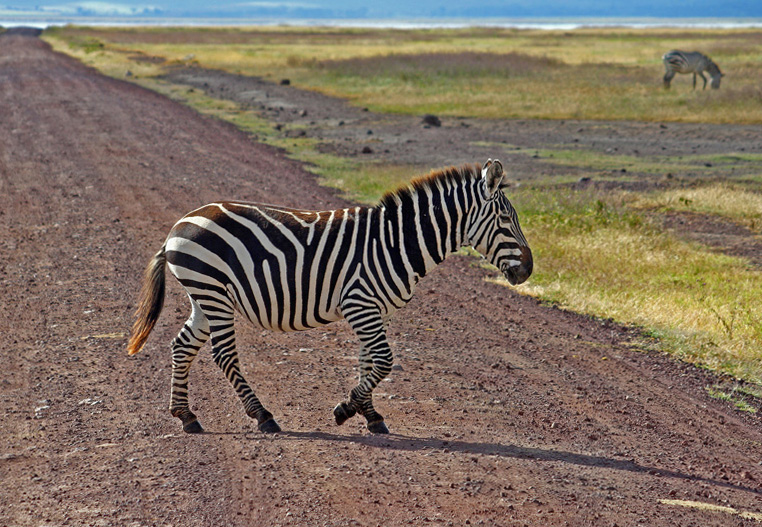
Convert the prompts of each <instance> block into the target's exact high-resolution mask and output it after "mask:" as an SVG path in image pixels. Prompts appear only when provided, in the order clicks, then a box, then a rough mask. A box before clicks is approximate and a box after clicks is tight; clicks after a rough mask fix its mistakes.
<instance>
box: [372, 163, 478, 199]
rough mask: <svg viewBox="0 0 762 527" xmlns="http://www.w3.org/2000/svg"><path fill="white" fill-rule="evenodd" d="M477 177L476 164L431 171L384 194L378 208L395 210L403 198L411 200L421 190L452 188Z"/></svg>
mask: <svg viewBox="0 0 762 527" xmlns="http://www.w3.org/2000/svg"><path fill="white" fill-rule="evenodd" d="M479 177H481V166H480V165H479V164H478V163H468V164H465V165H462V166H460V167H454V166H451V167H447V168H441V169H438V170H432V171H431V172H429V173H428V174H426V175H424V176H419V177H417V178H414V179H413V180H411V181H410V182H409V183H407V184H405V185H402V186H401V187H399V188H397V189H396V190H392V191H390V192H387V193H386V194H384V197H382V198H381V201H380V202H379V204H378V207H379V208H385V209H395V208H397V206H398V204H399V203H400V202H401V201H402V200H403V199H404V198H406V197H410V198H412V197H414V196H415V195H416V194H417V193H418V192H420V191H422V190H426V189H429V188H437V187H438V186H442V187H454V186H458V185H461V184H463V183H465V182H467V181H470V180H473V179H476V178H479Z"/></svg>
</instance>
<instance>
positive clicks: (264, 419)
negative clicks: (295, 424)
mask: <svg viewBox="0 0 762 527" xmlns="http://www.w3.org/2000/svg"><path fill="white" fill-rule="evenodd" d="M216 318H217V320H215V322H214V325H213V326H212V328H211V337H212V356H213V357H214V362H215V363H216V364H217V366H219V367H220V369H221V370H222V371H223V373H224V374H225V377H227V379H228V381H229V382H230V384H232V385H233V388H234V389H235V391H236V393H237V394H238V396H239V397H240V398H241V401H242V402H243V407H244V409H245V410H246V415H248V416H249V417H251V418H252V419H256V420H257V424H258V428H259V430H260V431H261V432H264V433H267V434H272V433H276V432H280V431H281V428H280V426H279V425H278V423H277V422H276V421H275V419H273V414H271V413H270V412H269V411H267V409H265V407H264V406H263V405H262V403H261V402H260V401H259V399H258V398H257V396H256V394H255V393H254V390H252V389H251V387H250V386H249V384H248V383H247V382H246V379H244V377H243V374H242V373H241V367H240V363H239V361H238V352H237V351H236V346H235V328H234V327H233V314H232V313H230V316H229V319H228V318H227V317H225V319H224V320H223V319H221V317H219V316H218V317H216Z"/></svg>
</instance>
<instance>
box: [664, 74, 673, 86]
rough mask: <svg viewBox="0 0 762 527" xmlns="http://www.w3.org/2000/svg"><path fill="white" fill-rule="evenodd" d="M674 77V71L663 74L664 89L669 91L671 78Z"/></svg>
mask: <svg viewBox="0 0 762 527" xmlns="http://www.w3.org/2000/svg"><path fill="white" fill-rule="evenodd" d="M674 76H675V72H674V71H668V72H667V73H665V74H664V88H665V89H667V90H668V89H669V87H670V83H671V82H672V78H673V77H674Z"/></svg>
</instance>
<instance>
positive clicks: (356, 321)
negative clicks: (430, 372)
mask: <svg viewBox="0 0 762 527" xmlns="http://www.w3.org/2000/svg"><path fill="white" fill-rule="evenodd" d="M343 311H344V316H345V318H346V319H347V321H348V322H349V325H350V326H351V327H352V330H353V331H354V332H355V334H356V335H357V336H358V337H359V338H360V341H361V343H362V348H361V350H360V382H359V384H358V385H357V386H355V387H354V388H353V389H352V391H351V392H349V400H348V401H346V402H343V403H339V404H338V405H337V406H336V408H334V410H333V414H334V417H335V418H336V423H337V424H339V425H340V424H342V423H344V421H346V420H347V419H349V418H350V417H352V416H353V415H354V414H355V413H359V414H360V415H362V416H364V417H365V419H366V420H367V427H368V430H370V431H371V432H372V433H374V434H388V433H389V429H388V428H387V427H386V424H385V423H384V418H383V416H382V415H381V414H379V413H378V412H377V411H376V409H375V408H374V407H373V390H374V389H375V387H376V386H378V383H380V382H381V380H383V379H384V377H386V376H387V375H389V372H390V371H391V370H392V351H391V349H390V348H389V343H388V342H387V340H386V330H385V328H384V323H383V320H382V318H381V315H380V313H379V312H378V310H371V311H369V310H368V308H367V306H364V307H362V306H361V307H360V308H359V309H356V310H352V309H351V308H345V309H343Z"/></svg>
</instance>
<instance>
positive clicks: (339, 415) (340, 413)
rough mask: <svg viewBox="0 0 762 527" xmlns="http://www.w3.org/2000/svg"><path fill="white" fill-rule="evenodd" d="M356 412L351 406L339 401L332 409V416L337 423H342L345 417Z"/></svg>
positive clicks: (347, 417)
mask: <svg viewBox="0 0 762 527" xmlns="http://www.w3.org/2000/svg"><path fill="white" fill-rule="evenodd" d="M356 413H357V412H356V411H355V409H354V408H351V407H350V406H349V405H348V404H347V403H339V404H337V405H336V408H334V409H333V416H334V417H335V418H336V424H337V425H343V424H344V422H345V421H346V420H347V419H349V418H350V417H352V416H353V415H355V414H356Z"/></svg>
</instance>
